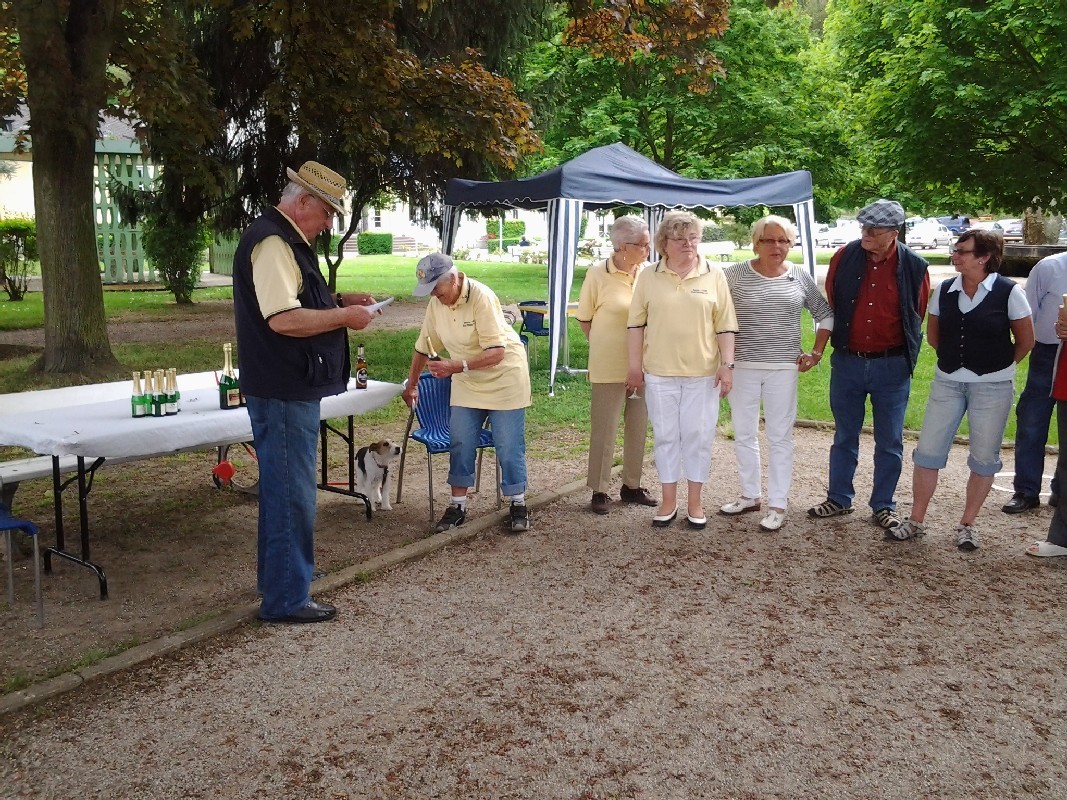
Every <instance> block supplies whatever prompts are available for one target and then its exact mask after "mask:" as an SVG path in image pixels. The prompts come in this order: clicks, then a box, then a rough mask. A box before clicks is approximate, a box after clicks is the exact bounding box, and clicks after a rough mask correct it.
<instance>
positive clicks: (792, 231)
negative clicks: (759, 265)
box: [752, 214, 797, 247]
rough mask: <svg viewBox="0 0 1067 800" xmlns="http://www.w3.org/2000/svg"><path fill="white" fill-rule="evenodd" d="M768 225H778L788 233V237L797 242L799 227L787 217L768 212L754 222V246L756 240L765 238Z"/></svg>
mask: <svg viewBox="0 0 1067 800" xmlns="http://www.w3.org/2000/svg"><path fill="white" fill-rule="evenodd" d="M768 225H777V226H778V227H779V228H781V229H782V230H783V231H784V232H785V235H786V238H787V239H789V241H790V242H795V241H796V239H797V227H796V225H794V224H793V223H792V222H791V221H790V220H788V219H786V218H785V217H779V216H777V215H775V214H768V215H767V216H765V217H762V218H760V219H758V220H756V221H755V222H754V223H752V246H753V247H755V246H756V242H758V241H759V240H760V239H762V238H763V231H764V230H766V228H767V226H768Z"/></svg>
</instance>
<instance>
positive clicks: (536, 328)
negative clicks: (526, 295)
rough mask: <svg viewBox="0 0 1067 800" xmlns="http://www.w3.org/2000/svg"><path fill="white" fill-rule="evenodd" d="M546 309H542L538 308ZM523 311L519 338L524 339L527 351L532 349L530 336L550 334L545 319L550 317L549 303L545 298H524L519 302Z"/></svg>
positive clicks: (535, 356)
mask: <svg viewBox="0 0 1067 800" xmlns="http://www.w3.org/2000/svg"><path fill="white" fill-rule="evenodd" d="M542 308H543V309H544V311H540V310H537V309H542ZM519 310H520V311H521V312H522V325H520V326H519V338H520V339H522V343H523V345H525V347H526V352H527V354H529V351H530V337H531V336H533V337H537V336H548V335H549V330H548V326H547V325H545V319H547V317H548V303H547V302H546V301H544V300H524V301H522V302H521V303H519ZM534 361H535V362H536V361H537V353H536V351H535V352H534Z"/></svg>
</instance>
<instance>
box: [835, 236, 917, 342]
mask: <svg viewBox="0 0 1067 800" xmlns="http://www.w3.org/2000/svg"><path fill="white" fill-rule="evenodd" d="M842 252H844V250H843V249H841V250H838V251H837V252H836V253H834V254H833V256H832V257H831V258H830V268H829V269H828V270H827V272H826V299H827V301H829V303H830V306H831V307H833V306H834V276H835V275H836V274H837V265H838V264H839V263H840V261H841V253H842ZM864 252H865V254H866V256H867V271H866V273H865V275H864V277H863V282H862V283H861V284H860V289H859V295H858V296H857V298H856V308H855V310H854V311H853V313H852V326H851V327H850V328H849V331H848V349H849V350H855V351H856V352H858V353H877V352H881V351H883V350H891V349H893V348H895V347H903V346H904V344H905V340H904V325H903V323H902V322H901V320H900V288H899V286H898V285H897V261H898V259H897V248H896V247H893V248H892V249H891V250H890V251H889V255H888V256H887V257H886V259H885V260H884V261H875V260H874V257H873V256H872V255H871V254H870V253H867V252H866V251H864ZM918 300H919V318H920V319H922V318H923V317H925V316H926V305H927V303H929V302H930V273H929V272H927V273H926V274H925V275H923V282H922V287H921V288H920V290H919V298H918Z"/></svg>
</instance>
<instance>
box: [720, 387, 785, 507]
mask: <svg viewBox="0 0 1067 800" xmlns="http://www.w3.org/2000/svg"><path fill="white" fill-rule="evenodd" d="M797 375H798V373H797V371H796V370H795V369H749V368H746V367H738V368H737V369H735V370H734V388H733V389H731V390H730V412H731V417H732V419H733V423H734V452H735V453H736V454H737V471H738V473H739V476H740V478H741V494H742V495H744V496H745V497H760V496H761V495H760V448H759V419H760V401H761V400H762V401H763V415H764V419H765V421H766V426H765V429H766V433H767V444H768V446H769V448H770V458H769V460H768V463H767V503H768V505H770V506H772V507H773V508H785V507H786V503H787V501H788V499H789V487H790V484H791V483H792V480H793V423H794V422H796V419H797Z"/></svg>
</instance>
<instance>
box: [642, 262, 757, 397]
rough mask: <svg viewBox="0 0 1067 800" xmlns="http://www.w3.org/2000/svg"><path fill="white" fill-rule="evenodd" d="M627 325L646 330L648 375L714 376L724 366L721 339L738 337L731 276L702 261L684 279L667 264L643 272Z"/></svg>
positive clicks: (645, 369) (663, 263)
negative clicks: (730, 335)
mask: <svg viewBox="0 0 1067 800" xmlns="http://www.w3.org/2000/svg"><path fill="white" fill-rule="evenodd" d="M626 324H627V325H628V326H629V327H630V328H644V329H645V349H644V353H643V362H642V363H643V367H644V371H645V372H647V373H649V374H652V375H660V376H664V377H684V378H698V377H706V376H708V375H714V374H715V370H717V369H718V368H719V365H720V357H719V342H718V340H717V339H716V338H715V337H716V335H717V334H720V333H729V332H733V333H737V317H736V316H735V314H734V303H733V300H732V299H731V297H730V287H729V286H728V285H727V283H726V275H725V274H723V271H722V269H721V268H719V267H716V266H712V265H710V264H709V263H708V261H707V259H705V258H703V257H702V258H701V259H700V263H698V264H697V265H696V266H695V267H693V269H692V270H691V271H690V272H689V274H688V275H686V276H685V278H684V279H683V280H678V276H677V275H675V274H674V273H673V272H671V271H670V270H669V269H667V267H666V266H665V262H664V261H660V262H659V263H657V264H656V266H655V267H650V268H649V269H646V270H644V271H643V272H642V273H641V278H640V280H638V281H637V285H636V286H635V287H634V297H633V301H632V302H631V303H630V317H629V320H628V321H627V323H626Z"/></svg>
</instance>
